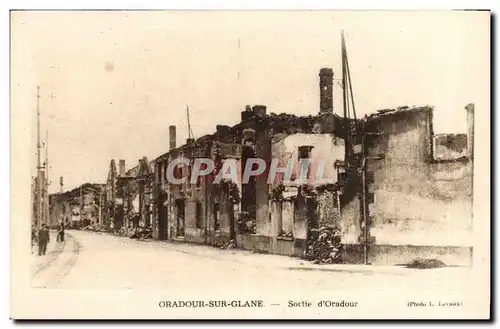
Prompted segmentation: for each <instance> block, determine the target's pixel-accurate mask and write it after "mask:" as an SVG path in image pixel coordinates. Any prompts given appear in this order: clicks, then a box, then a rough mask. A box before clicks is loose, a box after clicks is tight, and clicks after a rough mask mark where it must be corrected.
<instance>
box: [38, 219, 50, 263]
mask: <svg viewBox="0 0 500 329" xmlns="http://www.w3.org/2000/svg"><path fill="white" fill-rule="evenodd" d="M49 242H50V235H49V229H48V228H47V225H46V224H43V225H42V228H41V229H40V231H38V256H42V255H45V254H46V253H47V244H48V243H49Z"/></svg>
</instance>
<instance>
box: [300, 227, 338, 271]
mask: <svg viewBox="0 0 500 329" xmlns="http://www.w3.org/2000/svg"><path fill="white" fill-rule="evenodd" d="M312 235H313V237H312V239H311V240H312V242H311V243H310V244H309V245H308V247H307V259H309V260H310V261H312V262H313V263H314V264H339V263H341V262H342V259H341V257H340V252H341V246H342V245H341V243H340V241H341V235H340V230H338V229H336V228H333V227H321V228H320V229H317V230H313V232H312Z"/></svg>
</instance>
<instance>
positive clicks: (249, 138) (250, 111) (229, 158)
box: [102, 69, 474, 264]
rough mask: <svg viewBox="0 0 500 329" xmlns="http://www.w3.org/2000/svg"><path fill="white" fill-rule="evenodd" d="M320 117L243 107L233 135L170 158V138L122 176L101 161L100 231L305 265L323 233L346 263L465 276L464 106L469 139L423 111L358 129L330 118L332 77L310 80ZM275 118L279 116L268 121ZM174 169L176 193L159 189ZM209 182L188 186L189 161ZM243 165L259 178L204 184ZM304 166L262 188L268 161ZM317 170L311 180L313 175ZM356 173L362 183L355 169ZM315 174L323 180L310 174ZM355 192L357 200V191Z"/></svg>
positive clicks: (392, 113) (468, 181) (376, 117)
mask: <svg viewBox="0 0 500 329" xmlns="http://www.w3.org/2000/svg"><path fill="white" fill-rule="evenodd" d="M319 95H320V97H319V98H320V100H319V109H318V110H315V111H314V113H313V114H312V115H310V116H303V117H299V116H295V115H288V114H275V113H269V112H271V111H269V109H267V108H266V106H262V105H255V106H253V107H251V106H247V107H246V108H245V110H244V111H242V112H241V121H240V123H238V124H237V125H235V126H232V127H231V126H224V125H218V126H217V127H216V131H215V132H214V133H213V134H209V135H205V136H203V137H201V138H198V139H196V140H195V139H188V140H187V141H186V143H184V144H182V145H180V146H177V141H176V130H175V126H170V127H169V129H170V145H169V147H168V151H166V152H165V153H164V154H162V155H161V156H159V157H157V158H156V159H154V160H152V161H148V160H147V159H146V158H142V159H141V160H139V163H138V165H137V166H136V167H134V168H132V169H130V170H129V171H125V163H124V161H122V160H120V164H119V170H118V171H117V170H116V165H115V161H114V160H112V161H111V164H110V169H109V173H108V178H107V182H106V185H105V193H104V197H103V200H104V201H103V205H104V206H103V208H104V215H103V216H102V224H103V225H105V226H108V227H110V226H113V229H119V228H120V227H122V226H126V227H130V226H133V227H135V226H149V225H151V226H152V230H153V237H154V238H155V239H159V240H175V241H186V242H192V243H199V244H207V245H216V246H224V245H228V244H232V245H234V246H236V247H238V248H242V249H247V250H254V251H258V252H265V253H273V254H280V255H290V256H297V257H304V256H305V255H306V253H307V250H308V245H310V244H311V242H313V241H314V240H315V239H317V236H318V233H317V232H318V230H320V229H321V228H323V227H332V228H333V229H334V230H336V231H338V232H339V233H338V234H339V239H340V241H341V245H342V249H341V259H342V261H344V262H349V263H363V262H365V263H373V264H399V263H403V262H406V261H408V260H411V259H414V258H417V257H427V258H439V259H441V260H443V261H445V262H451V263H454V264H458V263H460V264H468V263H470V261H471V255H472V248H471V245H472V241H471V232H472V163H473V135H474V133H473V127H474V124H473V118H474V116H473V112H474V108H473V105H469V106H467V109H466V111H467V121H468V127H469V129H468V131H467V132H466V133H463V134H435V133H434V130H433V108H432V107H427V106H425V107H413V108H408V107H402V108H398V109H388V110H381V111H378V112H377V113H374V114H371V115H369V116H365V117H364V118H361V119H357V120H354V119H349V118H343V117H340V116H338V115H337V114H335V113H334V112H333V72H332V70H331V69H321V70H320V72H319ZM276 111H279V109H277V110H276ZM181 158H182V159H187V161H188V165H187V166H185V165H182V166H181V165H179V166H176V167H175V168H174V172H173V174H174V177H176V178H178V179H180V178H182V177H185V178H186V180H185V181H184V182H183V183H182V184H172V183H169V181H168V180H167V168H168V167H169V165H170V164H171V163H173V162H176V161H178V160H179V159H181ZM201 158H209V159H212V160H213V161H214V163H215V168H214V170H213V171H212V172H211V173H210V174H209V175H208V176H203V177H200V178H199V179H198V180H196V181H194V182H193V181H191V177H192V170H193V167H194V163H195V161H197V160H198V161H199V159H201ZM251 158H259V159H263V160H264V162H265V163H266V172H264V173H262V174H261V175H258V176H256V177H251V179H250V180H249V181H248V183H246V184H241V179H239V180H236V182H235V181H233V180H231V179H227V178H226V179H223V180H222V181H221V182H219V183H217V184H215V183H213V181H214V178H215V177H216V176H217V174H218V173H219V172H220V171H223V172H224V170H225V169H224V168H227V167H228V166H231V164H234V165H235V166H236V167H237V169H238V174H239V175H241V174H242V172H243V168H245V165H246V164H247V162H248V161H249V159H251ZM301 159H309V160H310V162H309V166H310V167H309V169H310V170H309V173H310V177H307V178H309V180H307V181H304V180H302V179H300V178H301V177H298V174H299V172H300V171H296V170H294V171H293V173H292V177H290V179H289V180H275V181H272V182H268V181H267V176H268V175H267V174H268V170H269V168H270V167H271V164H272V162H273V161H275V162H277V164H278V166H279V167H283V166H286V164H287V163H288V162H289V161H292V163H297V162H298V161H299V160H301ZM319 160H323V163H324V166H323V167H322V168H321V169H320V168H318V167H317V164H318V163H320V162H321V161H319ZM361 163H362V164H363V166H364V167H363V168H365V169H364V174H363V175H360V174H359V173H360V171H359V168H360V166H361ZM317 171H322V172H323V175H322V178H323V179H322V180H319V179H318V180H316V179H315V176H314V175H315V173H316V172H317ZM361 187H362V188H361Z"/></svg>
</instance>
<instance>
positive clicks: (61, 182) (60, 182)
mask: <svg viewBox="0 0 500 329" xmlns="http://www.w3.org/2000/svg"><path fill="white" fill-rule="evenodd" d="M63 185H64V181H63V177H62V176H61V177H59V186H60V188H61V189H60V190H59V192H60V193H61V194H62V193H63Z"/></svg>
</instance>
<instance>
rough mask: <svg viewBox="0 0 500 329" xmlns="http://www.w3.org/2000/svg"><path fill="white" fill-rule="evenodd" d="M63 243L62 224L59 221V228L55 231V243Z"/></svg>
mask: <svg viewBox="0 0 500 329" xmlns="http://www.w3.org/2000/svg"><path fill="white" fill-rule="evenodd" d="M63 241H64V222H63V221H61V222H60V223H59V228H58V231H57V242H63Z"/></svg>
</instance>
